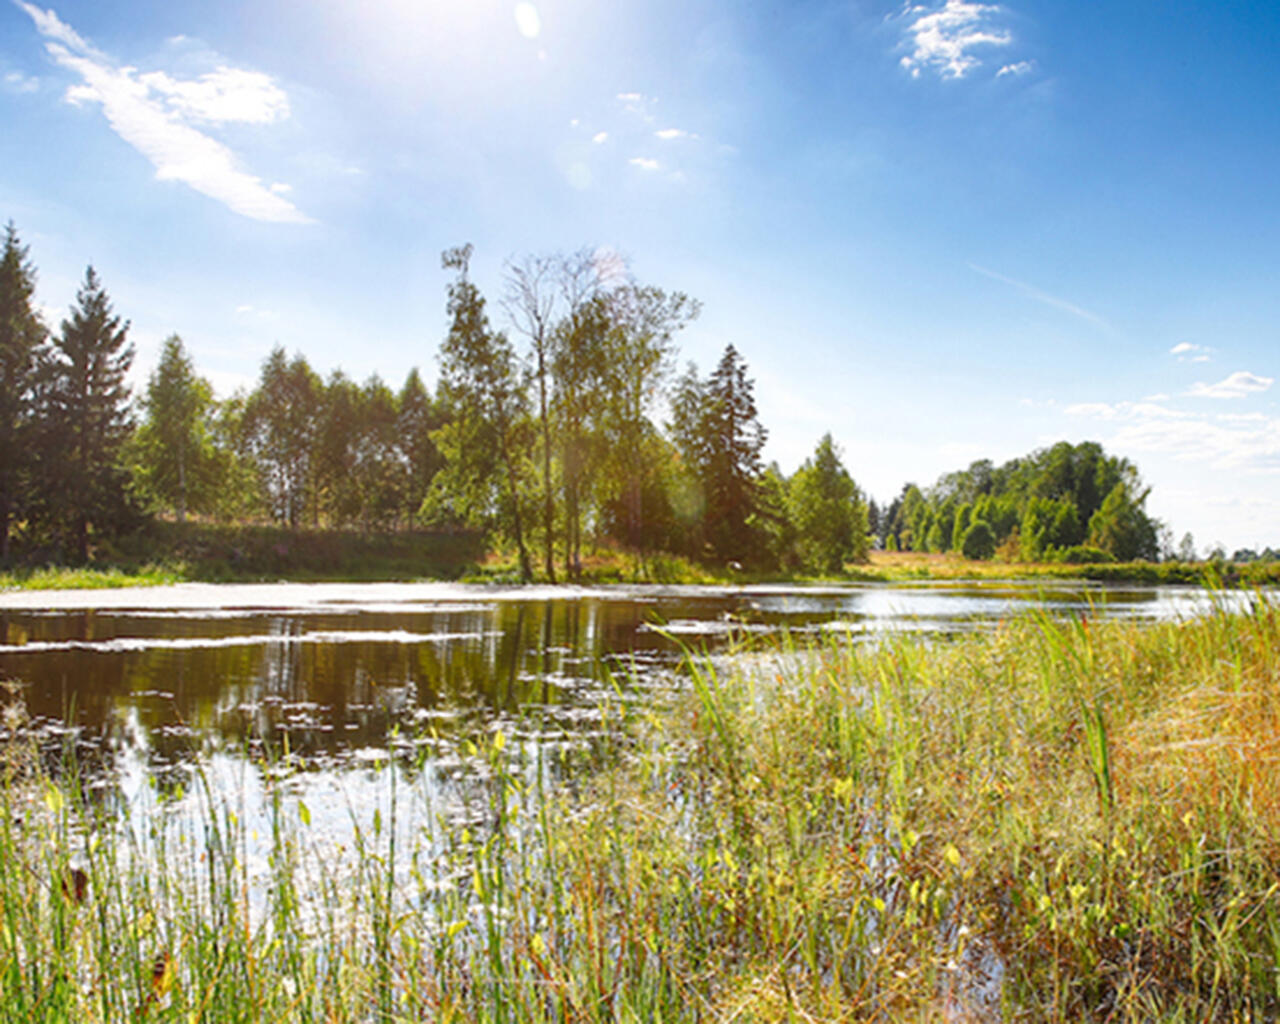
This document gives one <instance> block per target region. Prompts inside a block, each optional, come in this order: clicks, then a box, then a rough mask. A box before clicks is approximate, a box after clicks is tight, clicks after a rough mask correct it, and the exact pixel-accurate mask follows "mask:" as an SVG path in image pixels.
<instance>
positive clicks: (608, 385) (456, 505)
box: [0, 225, 868, 580]
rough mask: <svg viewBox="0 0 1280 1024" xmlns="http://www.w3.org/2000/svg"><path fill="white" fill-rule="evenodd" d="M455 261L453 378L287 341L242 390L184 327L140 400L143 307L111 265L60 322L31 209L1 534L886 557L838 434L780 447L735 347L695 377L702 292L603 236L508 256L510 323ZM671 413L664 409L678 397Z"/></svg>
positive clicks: (465, 260)
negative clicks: (582, 246)
mask: <svg viewBox="0 0 1280 1024" xmlns="http://www.w3.org/2000/svg"><path fill="white" fill-rule="evenodd" d="M470 260H471V247H470V246H463V247H460V248H457V249H451V250H449V251H447V252H446V253H445V254H444V258H443V263H444V266H445V268H446V269H448V270H451V271H452V272H453V273H454V275H455V276H454V280H453V281H452V282H451V283H450V285H449V287H448V291H447V295H446V313H447V317H448V329H447V331H446V333H445V336H444V338H443V340H442V341H441V343H440V348H439V354H438V355H439V364H440V377H439V386H438V390H437V392H436V394H434V395H432V394H431V393H430V391H429V390H428V388H427V387H426V385H425V384H424V383H423V380H422V376H421V375H420V374H419V372H418V371H417V370H416V369H415V370H412V371H411V372H410V373H409V375H408V377H407V378H406V379H405V381H404V383H403V384H402V385H401V387H400V388H399V389H398V390H393V388H392V387H391V386H389V385H388V384H386V383H384V382H383V381H382V380H381V379H380V378H379V377H377V376H373V377H371V378H370V379H369V380H367V381H365V382H363V383H358V382H356V381H353V380H351V379H350V378H348V377H347V376H346V375H345V374H343V373H342V372H341V371H340V370H338V371H334V372H333V373H332V374H331V375H330V376H329V377H328V378H327V379H321V377H320V376H319V375H318V374H317V373H316V372H315V371H314V370H313V369H312V367H311V366H310V364H309V363H308V362H307V360H306V358H305V357H304V356H302V355H301V354H295V355H293V356H292V357H291V356H289V355H288V354H287V353H286V352H285V350H284V349H283V348H277V349H275V350H274V351H272V352H271V353H270V355H269V356H268V357H267V359H266V360H265V362H264V363H263V365H262V368H261V374H260V376H259V379H258V381H257V384H256V386H255V387H254V388H253V389H252V390H251V391H248V392H243V391H242V392H239V393H237V394H235V395H233V396H231V397H230V398H228V399H226V400H225V401H221V402H219V401H217V400H215V398H214V395H213V389H212V388H211V386H210V385H209V383H208V381H207V380H205V379H204V378H203V377H201V376H200V374H199V373H198V372H197V370H196V367H195V366H194V364H193V362H192V360H191V357H190V355H189V354H188V352H187V351H186V348H185V346H184V345H183V342H182V340H181V338H179V337H178V336H177V335H174V336H172V337H170V338H169V339H168V340H166V341H165V343H164V345H163V348H162V351H161V354H160V359H159V361H158V363H157V365H156V367H155V369H154V371H153V372H152V374H151V376H150V378H149V380H148V382H147V385H146V388H145V391H144V393H143V394H141V395H139V396H137V398H136V401H135V400H133V398H132V396H130V395H129V393H128V390H127V389H126V387H125V385H124V378H125V375H126V374H127V372H128V369H129V366H130V363H131V361H132V358H133V349H132V346H131V345H129V344H128V342H127V335H128V330H129V324H128V323H127V322H123V321H122V320H121V319H120V317H119V316H117V315H116V314H115V313H114V311H113V310H112V308H111V303H110V301H109V299H108V297H107V293H106V291H105V289H104V287H103V285H102V283H101V282H100V281H99V279H98V277H97V275H96V273H95V272H94V271H93V269H92V268H90V269H89V270H88V271H87V273H86V276H85V281H84V285H83V287H82V288H81V290H80V292H79V294H78V295H77V301H76V305H75V306H74V307H73V309H72V311H71V315H70V317H69V318H68V319H67V320H65V321H63V323H62V325H61V329H60V331H59V332H58V333H56V334H51V333H50V332H49V330H48V329H47V328H46V327H45V325H44V324H43V323H42V322H41V321H40V318H39V317H38V316H37V315H36V313H35V312H34V308H33V305H32V295H33V292H34V285H35V270H34V268H33V266H32V264H31V262H30V260H29V259H28V254H27V250H26V248H25V247H24V246H22V244H21V243H20V241H19V239H18V237H17V234H16V232H15V230H14V228H13V226H12V225H10V226H9V228H8V231H7V234H6V239H5V249H4V257H3V265H2V267H0V277H2V280H0V320H2V321H3V323H2V325H0V330H3V335H2V336H0V373H2V374H3V381H0V385H2V392H3V393H2V394H0V543H2V544H3V552H2V554H0V557H3V558H4V559H8V558H9V557H10V550H9V541H10V537H11V536H16V537H17V539H18V540H19V541H20V542H21V546H22V548H23V550H24V551H25V552H26V554H27V557H28V558H35V559H44V560H49V559H57V558H63V559H70V560H74V561H80V562H83V561H85V560H86V559H87V558H88V557H89V553H90V547H91V541H92V542H93V543H100V542H101V541H102V540H103V539H105V538H109V537H111V536H112V535H114V534H115V533H117V532H119V531H121V530H123V529H126V528H128V527H130V526H132V525H136V524H137V523H139V522H141V521H142V520H143V519H144V518H145V517H146V515H148V514H151V513H161V514H165V515H170V516H172V517H174V518H176V519H178V520H183V519H185V518H186V517H188V516H190V515H197V516H200V517H202V518H206V519H212V520H217V521H223V522H253V521H258V522H260V521H272V522H275V523H278V524H280V525H282V526H285V527H287V528H291V529H293V528H300V527H339V528H348V527H354V528H359V529H361V530H364V531H383V532H385V531H394V530H411V529H422V528H425V529H433V530H443V531H483V532H485V533H487V534H489V535H490V536H491V537H493V538H494V539H495V541H497V542H498V543H508V544H510V546H511V547H512V548H513V549H514V550H515V552H516V555H517V559H518V565H519V570H520V574H521V576H522V577H524V578H526V579H527V578H530V577H532V575H533V573H534V566H535V564H536V565H537V566H538V567H539V569H540V571H541V572H542V574H543V575H545V577H546V578H548V579H551V580H555V579H557V578H560V577H564V578H576V577H577V576H578V575H579V574H580V573H581V568H582V563H583V558H584V551H588V550H589V549H590V548H591V547H593V546H596V545H598V544H600V543H608V544H611V545H615V546H621V547H623V548H625V549H627V550H629V551H631V552H633V553H635V554H636V555H638V556H639V557H640V558H641V560H642V561H643V560H644V559H645V558H647V557H648V556H650V555H652V554H654V553H658V552H671V553H677V554H683V555H687V556H690V557H692V558H695V559H713V560H716V561H719V562H724V563H738V564H743V565H751V566H754V567H786V568H804V569H813V570H824V571H827V570H829V571H836V570H838V569H839V568H840V567H841V566H842V565H844V564H845V563H846V562H848V561H850V560H861V559H865V557H866V553H867V548H868V535H867V517H866V506H865V503H864V500H863V497H862V494H861V492H860V490H859V489H858V487H857V486H856V484H854V482H853V479H852V477H851V476H850V475H849V473H848V471H847V470H846V469H845V467H844V466H843V465H842V463H841V461H840V456H839V453H838V451H837V450H836V447H835V445H834V444H833V442H832V441H831V438H830V436H827V437H825V438H823V439H822V441H821V442H820V443H819V445H818V447H817V450H816V452H815V455H814V457H813V458H812V459H811V460H810V461H809V462H808V463H806V464H805V466H804V467H803V468H802V469H801V470H800V471H799V472H798V473H797V474H796V475H795V476H794V477H793V478H792V479H790V480H788V479H787V478H786V477H785V476H784V475H783V474H782V473H781V471H779V470H778V468H777V467H776V466H771V467H768V468H767V469H766V468H765V467H764V466H763V465H762V463H761V459H760V451H761V448H762V446H763V444H764V440H765V430H764V428H763V426H762V425H761V424H760V422H759V418H758V416H757V412H756V407H755V402H754V398H753V387H754V385H753V382H752V380H751V378H750V377H749V375H748V373H747V367H746V363H745V361H744V360H743V359H742V357H741V356H740V355H739V353H738V352H737V351H736V350H735V349H734V348H733V347H729V348H727V349H726V351H725V353H724V356H723V358H722V359H721V360H720V362H719V364H718V365H717V366H716V367H715V368H714V369H713V370H712V372H711V373H710V374H709V375H707V376H706V377H705V378H704V377H702V376H700V375H699V372H698V370H697V368H696V367H694V366H692V365H691V366H690V367H689V368H688V369H687V371H686V372H685V373H684V374H683V375H681V376H680V377H679V379H678V380H677V379H676V373H675V362H676V346H675V338H676V336H677V335H678V334H679V332H680V331H681V330H683V329H684V327H686V326H687V325H688V324H689V323H690V322H691V321H692V320H693V319H694V318H695V317H696V316H697V315H698V312H699V306H698V303H697V302H696V301H695V300H693V299H690V298H689V297H688V296H686V295H684V294H682V293H679V292H668V291H665V290H664V289H661V288H658V287H654V286H651V285H646V284H642V283H640V282H637V281H636V280H635V279H634V278H633V277H632V276H631V274H630V273H629V272H628V271H627V270H626V269H625V267H620V266H619V265H618V263H617V261H616V260H614V261H601V260H599V259H597V258H595V256H594V255H593V254H592V253H590V252H588V251H582V252H576V253H570V254H567V255H560V254H557V255H551V256H537V257H527V258H525V259H522V260H519V261H512V262H509V263H508V265H507V268H506V269H507V273H506V281H505V284H506V289H505V292H504V294H503V296H502V298H501V307H502V310H503V312H504V314H505V316H504V319H505V321H506V323H507V324H509V326H510V328H511V330H512V332H513V334H514V340H513V337H512V336H511V335H509V334H508V333H507V331H504V330H501V329H499V328H497V327H495V326H494V324H493V322H492V321H491V319H490V314H489V307H488V305H487V302H486V300H485V297H484V296H483V295H482V294H481V293H480V290H479V289H478V288H477V286H476V285H475V284H474V283H473V282H472V280H471V279H470V277H469V266H470ZM668 405H669V406H670V408H671V410H672V422H671V423H670V424H668V425H667V426H666V428H665V429H664V427H663V425H662V424H660V423H659V421H658V416H659V415H660V412H661V411H662V410H663V409H665V408H666V407H667V406H668Z"/></svg>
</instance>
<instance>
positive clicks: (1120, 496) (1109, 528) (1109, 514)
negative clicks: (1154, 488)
mask: <svg viewBox="0 0 1280 1024" xmlns="http://www.w3.org/2000/svg"><path fill="white" fill-rule="evenodd" d="M1149 493H1150V492H1149V491H1147V490H1143V491H1140V492H1137V493H1135V491H1134V490H1132V489H1131V488H1130V485H1129V484H1128V483H1126V482H1124V481H1121V482H1120V483H1117V484H1116V485H1115V486H1114V487H1113V488H1112V489H1111V490H1110V492H1108V494H1107V496H1106V498H1105V499H1104V500H1103V502H1102V505H1101V507H1100V508H1099V509H1098V511H1097V512H1095V513H1094V514H1093V517H1092V518H1091V519H1090V520H1089V543H1090V544H1091V545H1092V546H1093V547H1096V548H1101V549H1102V550H1103V551H1108V552H1110V553H1111V554H1112V555H1114V556H1115V557H1116V559H1117V560H1119V561H1121V562H1130V561H1133V560H1134V559H1137V558H1146V559H1153V558H1155V557H1156V545H1157V539H1156V523H1155V522H1154V521H1153V520H1152V519H1151V518H1150V517H1149V516H1148V515H1147V514H1146V512H1145V511H1144V509H1143V505H1144V504H1145V503H1146V500H1147V495H1148V494H1149Z"/></svg>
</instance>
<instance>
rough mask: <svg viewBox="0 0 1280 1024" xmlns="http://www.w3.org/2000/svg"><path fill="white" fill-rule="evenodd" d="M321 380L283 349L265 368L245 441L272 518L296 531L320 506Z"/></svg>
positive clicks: (253, 400) (248, 417)
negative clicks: (317, 488)
mask: <svg viewBox="0 0 1280 1024" xmlns="http://www.w3.org/2000/svg"><path fill="white" fill-rule="evenodd" d="M322 393H323V391H322V385H321V383H320V378H319V377H317V376H316V374H315V371H313V370H312V369H311V366H310V365H309V364H308V363H307V361H306V359H305V358H303V356H302V355H301V354H298V355H295V356H294V357H293V359H292V360H289V358H288V357H287V356H286V355H285V351H284V349H283V348H282V347H280V346H277V347H276V348H274V349H272V351H271V354H270V355H269V356H268V357H267V360H266V362H265V363H263V364H262V375H261V377H260V378H259V381H258V387H257V389H256V390H254V392H253V394H252V395H250V397H249V401H248V403H247V404H246V406H245V411H244V424H243V428H242V429H243V437H244V442H245V445H246V448H247V450H248V452H249V453H250V455H251V457H252V458H253V459H254V461H255V463H256V465H257V467H258V471H259V473H260V475H261V483H262V486H263V488H264V491H265V494H266V501H267V506H268V508H270V510H271V513H272V517H273V518H274V519H275V520H276V521H277V522H280V523H283V524H284V525H286V526H288V527H291V528H296V527H298V526H300V525H302V522H303V517H304V515H305V513H306V512H307V510H308V508H310V510H311V512H312V516H313V518H317V517H318V516H319V507H318V504H317V502H316V497H315V493H314V487H313V474H314V473H315V470H316V466H315V456H316V438H317V435H318V433H319V427H320V396H321V394H322Z"/></svg>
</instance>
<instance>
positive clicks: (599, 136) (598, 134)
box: [591, 132, 609, 146]
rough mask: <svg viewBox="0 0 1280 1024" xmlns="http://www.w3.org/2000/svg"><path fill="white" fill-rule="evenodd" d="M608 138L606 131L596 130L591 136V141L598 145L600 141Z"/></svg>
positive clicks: (605, 140)
mask: <svg viewBox="0 0 1280 1024" xmlns="http://www.w3.org/2000/svg"><path fill="white" fill-rule="evenodd" d="M608 140H609V133H608V132H596V133H595V134H594V135H593V136H591V141H592V142H594V143H595V144H596V145H597V146H598V145H600V144H601V143H602V142H607V141H608Z"/></svg>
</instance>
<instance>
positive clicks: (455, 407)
mask: <svg viewBox="0 0 1280 1024" xmlns="http://www.w3.org/2000/svg"><path fill="white" fill-rule="evenodd" d="M471 252H472V249H471V246H470V245H464V246H461V247H459V248H456V249H450V250H448V251H446V252H445V253H444V255H443V257H442V260H441V262H442V263H443V265H444V267H445V268H446V269H450V270H455V271H457V274H458V276H457V278H456V280H455V281H454V282H453V283H452V284H451V285H449V300H448V313H449V320H450V323H449V332H448V334H447V335H446V336H445V339H444V341H443V342H442V343H441V345H440V396H441V401H442V403H443V404H444V406H445V408H447V409H448V411H449V413H450V415H451V417H452V418H453V420H454V421H455V424H456V429H454V430H452V431H451V432H448V433H442V434H441V435H440V436H439V438H438V442H442V443H440V448H441V451H442V452H443V453H444V455H445V459H446V466H445V469H444V470H443V471H442V473H441V478H442V479H441V484H442V487H445V488H448V486H449V485H450V484H451V483H452V484H453V485H454V490H455V491H456V493H457V494H459V495H461V496H462V498H463V505H462V510H463V511H464V512H465V513H466V514H468V515H469V516H471V517H473V518H480V519H483V520H486V521H489V522H492V523H493V524H494V525H495V526H497V527H499V528H500V529H503V530H506V531H509V533H510V535H511V537H512V539H513V540H514V541H515V544H516V547H517V549H518V552H519V558H520V575H521V578H522V579H526V580H527V579H529V578H531V577H532V574H533V573H532V569H531V567H530V563H529V554H528V551H527V550H526V548H525V541H524V518H525V517H524V515H523V514H522V512H523V510H522V507H521V503H522V495H523V494H524V493H525V492H526V489H525V488H524V487H523V486H522V484H521V478H522V475H523V473H524V470H525V468H526V460H525V455H526V454H527V451H528V448H527V445H528V429H527V424H526V423H525V422H524V420H525V416H526V410H525V400H526V396H525V393H524V390H523V389H522V388H521V386H520V374H519V368H518V366H517V363H516V357H515V351H514V349H513V348H512V347H511V343H510V342H509V341H508V340H507V337H506V335H505V334H502V333H501V332H498V331H494V330H493V329H492V328H491V327H490V326H489V317H488V314H487V313H486V312H485V301H484V298H483V297H482V296H481V294H480V291H479V289H477V288H476V286H475V285H474V284H472V282H471V281H470V280H469V279H468V277H467V270H468V266H469V264H470V261H471Z"/></svg>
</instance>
